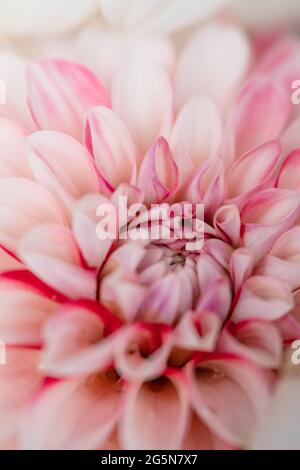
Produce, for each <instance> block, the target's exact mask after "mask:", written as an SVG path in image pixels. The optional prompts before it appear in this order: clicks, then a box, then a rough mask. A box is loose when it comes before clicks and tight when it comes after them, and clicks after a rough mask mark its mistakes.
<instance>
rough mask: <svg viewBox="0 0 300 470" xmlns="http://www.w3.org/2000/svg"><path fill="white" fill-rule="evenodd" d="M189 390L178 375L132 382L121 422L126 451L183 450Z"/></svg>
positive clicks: (122, 440) (123, 444)
mask: <svg viewBox="0 0 300 470" xmlns="http://www.w3.org/2000/svg"><path fill="white" fill-rule="evenodd" d="M188 400H189V397H188V387H187V384H186V383H185V382H183V378H182V377H180V376H178V377H177V376H176V375H173V376H172V375H171V376H170V377H162V378H160V379H158V380H157V381H153V382H148V383H144V384H140V383H138V382H136V383H134V382H133V383H131V384H130V385H129V387H128V389H127V391H126V396H125V402H124V411H123V416H122V421H121V423H120V440H121V444H122V446H123V447H124V448H125V449H177V448H180V446H181V442H182V439H183V436H184V434H185V431H186V428H187V425H188V417H189V416H188V414H189V413H188V410H189V403H188Z"/></svg>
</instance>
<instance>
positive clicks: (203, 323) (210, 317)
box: [174, 312, 221, 351]
mask: <svg viewBox="0 0 300 470" xmlns="http://www.w3.org/2000/svg"><path fill="white" fill-rule="evenodd" d="M220 328H221V320H220V318H219V317H218V316H217V315H215V314H212V313H209V312H186V313H184V315H183V316H182V318H181V320H180V321H179V323H178V325H177V327H176V329H175V332H174V340H175V345H176V346H177V347H179V348H182V349H185V350H188V351H213V350H214V349H215V346H216V342H217V339H218V336H219V332H220Z"/></svg>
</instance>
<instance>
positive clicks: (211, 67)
mask: <svg viewBox="0 0 300 470" xmlns="http://www.w3.org/2000/svg"><path fill="white" fill-rule="evenodd" d="M250 55H251V51H250V45H249V43H248V40H247V37H246V36H245V35H244V33H243V32H242V31H241V30H240V29H238V28H237V27H236V26H233V25H229V24H225V23H223V24H222V23H213V24H210V25H207V26H204V27H203V28H201V29H199V30H198V31H196V32H195V33H194V35H193V36H192V38H191V39H190V41H189V42H188V43H187V45H186V46H185V48H184V49H183V52H182V54H181V57H180V59H179V63H178V66H177V71H176V78H175V90H176V103H177V107H178V108H180V107H181V106H182V105H183V104H184V103H185V102H186V101H187V100H188V99H189V98H190V97H191V96H192V95H194V94H196V93H205V94H207V95H208V96H210V97H211V98H213V99H214V100H215V102H216V103H217V105H218V107H219V108H222V109H224V108H226V107H227V106H228V103H230V101H231V98H232V96H233V94H234V93H235V91H236V89H237V88H238V87H239V85H240V83H241V80H242V79H243V77H244V75H245V73H246V72H247V69H248V66H249V62H250ZM195 57H197V60H195ZM232 63H234V64H235V65H234V67H232V66H231V65H230V64H232ZM187 70H192V71H193V72H192V73H187ZM218 70H222V80H221V81H220V80H219V74H218V73H217V71H218Z"/></svg>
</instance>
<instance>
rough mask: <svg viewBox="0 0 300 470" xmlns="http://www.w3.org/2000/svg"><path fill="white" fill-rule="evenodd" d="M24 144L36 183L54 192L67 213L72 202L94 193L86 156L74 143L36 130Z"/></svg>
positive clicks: (92, 174)
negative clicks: (26, 146)
mask: <svg viewBox="0 0 300 470" xmlns="http://www.w3.org/2000/svg"><path fill="white" fill-rule="evenodd" d="M27 145H28V161H29V165H30V167H31V170H32V173H33V174H34V176H35V178H36V180H37V181H38V182H39V183H41V184H42V185H43V186H45V187H46V188H47V189H49V191H51V192H52V193H54V194H55V195H56V196H57V197H58V198H59V199H60V200H61V202H62V203H63V204H64V205H65V207H66V209H67V210H68V211H69V212H70V211H72V209H73V206H74V203H75V200H76V199H78V198H80V197H81V196H83V195H84V194H85V193H88V192H93V191H97V190H98V187H99V185H98V180H97V174H96V170H95V168H94V166H93V163H92V161H91V158H90V155H89V153H88V152H87V151H86V150H85V148H84V147H83V146H82V145H81V144H80V143H79V142H78V141H77V140H75V139H73V138H72V137H70V136H68V135H66V134H62V133H60V132H55V131H40V132H35V133H33V134H31V135H30V136H29V137H28V138H27Z"/></svg>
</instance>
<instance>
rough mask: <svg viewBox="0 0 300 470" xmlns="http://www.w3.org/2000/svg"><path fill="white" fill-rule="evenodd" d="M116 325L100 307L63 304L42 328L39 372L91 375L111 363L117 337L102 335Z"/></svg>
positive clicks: (55, 375)
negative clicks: (41, 351) (41, 352)
mask: <svg viewBox="0 0 300 470" xmlns="http://www.w3.org/2000/svg"><path fill="white" fill-rule="evenodd" d="M117 324H118V321H117V320H114V319H113V317H112V315H110V313H109V312H108V311H107V310H106V309H105V308H104V307H103V306H101V305H99V304H98V305H97V304H96V305H89V303H88V302H85V303H84V302H81V303H80V302H77V303H74V304H67V305H64V306H63V307H62V308H61V309H60V310H59V311H57V313H56V315H54V316H52V317H51V319H50V320H49V321H48V322H47V324H46V326H45V328H44V341H45V343H44V349H43V355H42V363H41V369H42V371H43V372H44V373H46V374H48V375H50V376H54V377H62V378H65V377H69V376H78V375H80V374H84V375H87V374H91V373H94V372H98V371H101V370H103V369H105V368H107V367H108V366H109V365H111V364H112V362H113V353H114V349H113V348H114V343H115V341H116V337H115V336H114V335H109V336H108V337H107V338H106V337H105V335H106V334H107V331H109V330H111V329H114V328H115V327H116V325H117Z"/></svg>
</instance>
